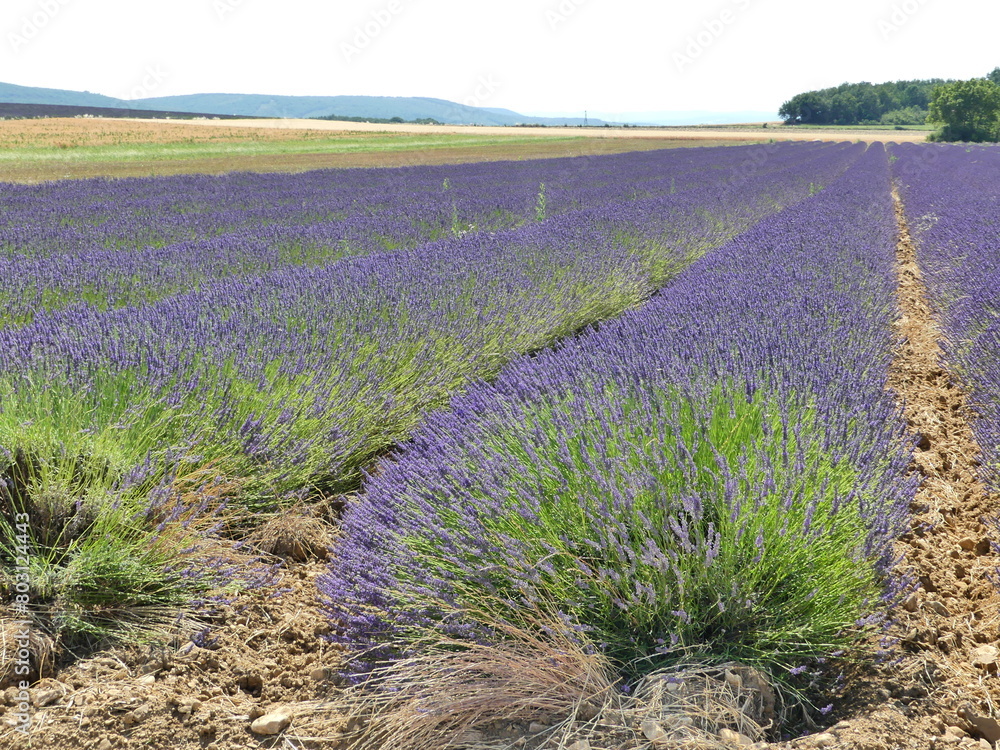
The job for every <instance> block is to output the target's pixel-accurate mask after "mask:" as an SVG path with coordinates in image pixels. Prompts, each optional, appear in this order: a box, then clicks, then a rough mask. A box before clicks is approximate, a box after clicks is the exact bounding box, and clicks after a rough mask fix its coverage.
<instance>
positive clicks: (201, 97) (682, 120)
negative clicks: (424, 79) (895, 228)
mask: <svg viewBox="0 0 1000 750" xmlns="http://www.w3.org/2000/svg"><path fill="white" fill-rule="evenodd" d="M0 104H34V105H39V104H42V105H51V106H62V107H66V106H73V107H91V108H93V107H102V108H109V109H115V110H126V111H133V110H134V111H135V114H136V116H142V113H143V112H151V111H156V112H158V113H163V112H170V113H196V114H199V115H221V116H234V115H235V116H240V117H289V118H305V119H309V118H317V117H328V116H330V115H338V116H340V117H371V118H372V119H390V118H393V117H399V118H401V119H403V120H407V121H410V120H422V119H433V120H437V121H438V122H441V123H444V124H447V125H508V126H509V125H547V126H559V125H564V126H565V125H570V126H572V125H583V124H588V125H591V126H595V125H596V126H601V125H606V124H612V125H613V124H624V123H629V124H633V125H697V124H705V123H712V124H724V123H735V122H761V121H765V120H773V119H775V116H774V113H768V112H607V113H605V112H594V113H591V114H590V116H588V117H587V118H586V119H584V117H579V116H572V115H567V114H565V113H546V114H544V115H523V114H520V113H519V112H514V111H512V110H509V109H498V108H495V107H471V106H468V105H466V104H458V103H456V102H451V101H447V100H446V99H432V98H429V97H417V96H268V95H263V94H189V95H185V96H157V97H150V98H146V99H117V98H115V97H112V96H104V95H103V94H93V93H91V92H89V91H69V90H65V89H49V88H38V87H35V86H18V85H15V84H12V83H0ZM116 116H121V115H120V114H117V115H116Z"/></svg>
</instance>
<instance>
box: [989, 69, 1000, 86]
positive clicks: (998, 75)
mask: <svg viewBox="0 0 1000 750" xmlns="http://www.w3.org/2000/svg"><path fill="white" fill-rule="evenodd" d="M986 77H987V78H988V79H990V80H991V81H993V83H996V84H1000V68H993V70H991V71H990V72H989V74H987V76H986Z"/></svg>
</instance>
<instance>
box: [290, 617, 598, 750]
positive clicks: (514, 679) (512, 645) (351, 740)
mask: <svg viewBox="0 0 1000 750" xmlns="http://www.w3.org/2000/svg"><path fill="white" fill-rule="evenodd" d="M550 617H551V616H548V617H546V616H543V615H541V614H540V613H539V615H538V616H537V617H536V618H535V620H534V622H533V623H531V624H529V625H524V626H518V625H512V624H510V623H506V622H499V621H497V620H496V619H493V618H489V617H478V618H476V619H477V620H478V621H479V622H488V623H489V626H490V628H491V629H492V630H493V631H494V632H495V633H496V634H497V635H498V636H500V637H499V639H498V642H497V643H495V644H478V643H470V642H469V641H465V640H458V639H451V638H448V637H444V636H440V635H439V636H437V637H434V638H428V639H427V641H426V642H425V643H421V644H418V645H417V646H416V647H414V644H413V643H412V642H411V643H409V644H408V648H409V649H410V652H411V653H413V654H414V655H412V656H409V657H407V658H403V659H400V660H399V661H396V662H394V663H392V664H391V665H389V666H387V667H384V668H382V669H379V670H377V671H376V672H375V673H374V674H373V675H372V677H371V678H370V680H369V681H368V682H366V683H365V684H364V685H362V686H360V687H357V688H352V689H349V690H347V691H345V693H344V694H343V696H342V698H341V699H340V700H339V701H338V702H336V703H335V704H333V705H324V706H322V707H317V710H315V711H314V712H313V714H312V715H311V716H310V717H303V718H302V720H301V721H298V722H297V724H296V729H297V730H298V731H300V732H305V733H308V734H312V735H315V734H317V733H319V734H325V733H326V732H327V731H328V729H329V728H332V727H330V725H329V722H330V721H331V719H332V720H333V721H335V722H337V724H338V726H343V722H344V719H343V717H345V716H346V717H348V725H347V728H348V731H346V732H345V733H343V734H341V737H340V740H341V742H342V743H344V744H343V746H345V747H347V748H352V749H355V750H361V748H364V749H365V750H374V749H375V748H390V747H391V748H393V749H394V750H443V748H450V747H460V746H467V745H468V744H469V741H470V740H472V741H479V740H481V739H482V738H483V737H484V736H485V733H483V732H481V731H477V728H481V727H487V728H489V727H491V726H492V727H494V728H495V727H496V726H497V725H499V724H510V723H525V722H545V723H546V724H548V725H553V724H556V723H557V722H566V721H571V720H574V719H576V718H586V719H592V718H594V717H596V716H597V715H599V714H600V712H601V711H602V710H603V708H604V706H605V705H606V704H607V703H608V701H609V700H611V699H612V696H613V695H614V693H615V690H614V676H613V675H614V673H613V672H612V670H611V669H610V665H609V664H608V663H607V660H606V659H605V658H604V657H603V656H602V655H600V654H597V653H594V652H592V650H591V649H588V648H587V647H586V646H585V645H584V644H583V643H581V642H578V641H576V640H574V639H572V638H570V637H568V636H565V635H561V632H562V629H563V626H562V623H558V625H559V627H549V628H547V627H545V626H546V623H547V622H548V623H552V622H553V621H552V619H550ZM324 725H326V726H324ZM556 728H557V727H556ZM553 731H554V730H553Z"/></svg>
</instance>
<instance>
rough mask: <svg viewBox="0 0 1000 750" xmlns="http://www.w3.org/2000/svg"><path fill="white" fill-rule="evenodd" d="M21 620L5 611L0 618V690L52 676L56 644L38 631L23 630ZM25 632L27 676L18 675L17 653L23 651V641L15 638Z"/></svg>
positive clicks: (9, 610)
mask: <svg viewBox="0 0 1000 750" xmlns="http://www.w3.org/2000/svg"><path fill="white" fill-rule="evenodd" d="M21 622H22V620H21V619H20V617H18V616H16V615H15V613H14V612H13V611H12V610H11V609H9V608H5V610H4V611H3V613H2V614H0V689H3V688H6V687H9V686H10V685H14V684H16V683H18V682H21V681H22V680H27V681H29V682H34V681H36V680H38V679H40V678H41V677H45V676H46V675H48V674H51V673H52V668H53V666H54V664H55V658H56V642H55V641H54V640H53V639H52V638H51V637H50V636H49V635H48V634H46V633H44V632H42V631H41V630H39V629H38V628H35V627H28V628H25V627H24V626H22V625H21V624H20V623H21ZM25 630H27V633H28V642H27V650H28V661H29V672H28V673H27V674H19V673H18V668H19V661H20V659H21V655H20V654H19V653H18V652H19V651H21V649H23V648H24V647H25V644H24V640H23V639H22V638H19V637H18V636H19V635H20V634H22V633H23V632H24V631H25Z"/></svg>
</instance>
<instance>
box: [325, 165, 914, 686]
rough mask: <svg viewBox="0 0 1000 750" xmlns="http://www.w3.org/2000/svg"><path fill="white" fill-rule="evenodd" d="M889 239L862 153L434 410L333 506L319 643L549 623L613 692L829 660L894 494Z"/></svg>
mask: <svg viewBox="0 0 1000 750" xmlns="http://www.w3.org/2000/svg"><path fill="white" fill-rule="evenodd" d="M894 240H895V223H894V218H893V211H892V204H891V200H890V196H889V169H888V162H887V158H886V154H885V151H884V149H883V148H882V147H881V146H873V147H871V148H870V149H869V150H868V151H867V153H866V154H865V155H864V156H863V157H862V159H861V160H860V161H859V162H858V163H856V164H855V165H854V166H853V167H852V168H851V169H850V170H849V171H848V172H847V173H846V174H845V175H843V176H842V177H841V178H840V179H838V180H837V181H835V182H834V183H833V184H831V185H830V186H829V187H827V188H826V189H825V190H824V191H823V192H821V193H820V194H819V195H817V196H815V197H812V198H810V199H809V200H807V201H803V202H801V203H799V204H797V205H796V206H794V207H792V208H788V209H786V210H785V211H783V212H781V213H778V214H776V215H774V216H772V217H770V218H767V219H765V220H763V221H762V222H760V223H759V224H758V225H757V226H755V227H753V228H752V229H750V230H749V231H747V232H745V233H744V234H742V235H740V236H739V237H737V238H736V239H734V240H733V241H732V242H730V243H729V244H727V245H726V246H725V247H724V248H722V249H720V250H718V251H716V252H714V253H712V254H709V255H707V256H706V257H704V258H703V259H701V260H700V261H698V262H696V263H695V264H694V265H693V266H691V267H690V268H689V269H688V270H687V271H685V272H684V273H682V274H681V275H680V276H678V277H677V278H676V279H675V280H674V281H673V282H671V283H670V284H668V285H667V286H666V287H665V288H664V289H663V290H662V291H661V292H660V293H659V294H658V295H657V296H656V297H654V298H653V299H652V300H651V301H649V302H648V303H647V304H646V305H644V306H643V307H641V308H640V309H637V310H635V311H632V312H629V313H627V314H625V315H623V316H622V317H621V318H619V319H618V320H616V321H614V322H611V323H608V324H605V325H603V326H601V328H600V329H599V330H597V331H594V332H591V333H588V334H587V335H583V336H579V337H577V338H575V339H572V340H570V341H566V342H564V343H563V344H561V345H560V346H558V347H557V348H555V349H554V350H550V351H547V352H544V353H542V354H539V355H537V356H534V357H531V358H522V359H519V360H517V361H515V362H513V363H512V364H511V365H510V366H509V367H508V368H506V369H505V370H504V371H503V372H502V373H501V374H500V375H499V377H498V378H497V379H496V380H495V381H494V382H492V383H479V384H476V385H475V386H474V387H472V388H471V389H470V390H469V391H468V392H467V393H466V394H465V395H462V396H458V397H456V398H454V399H453V400H452V402H451V405H450V408H449V409H448V410H445V411H440V412H437V413H435V414H433V415H431V416H430V417H429V418H428V419H427V420H426V422H425V423H424V424H423V425H422V426H421V427H420V428H419V429H418V430H417V432H416V433H415V435H414V437H413V439H412V440H411V441H409V442H407V443H406V444H405V445H404V446H403V447H401V448H400V449H399V450H398V451H397V452H396V453H395V454H394V455H393V456H392V458H391V459H390V460H386V461H385V462H383V463H382V464H381V466H380V468H379V471H378V472H377V473H376V474H375V475H374V476H371V477H369V478H368V479H367V481H366V486H365V489H364V493H363V494H362V495H361V496H360V497H359V499H357V500H356V501H355V502H353V503H351V504H349V506H348V509H347V511H346V516H345V518H344V522H343V535H342V538H341V541H340V543H339V545H338V548H337V550H336V554H335V555H334V558H333V562H332V563H331V567H330V570H329V572H328V574H327V575H326V576H325V577H324V578H323V579H322V580H321V583H320V588H321V591H322V595H323V598H324V601H325V606H326V608H327V609H328V611H329V613H330V615H331V617H332V620H333V622H334V623H335V625H336V627H337V629H338V632H339V633H340V637H341V638H342V639H343V640H344V641H345V642H346V643H348V644H350V645H351V646H352V647H355V648H359V649H366V650H367V649H372V648H374V649H375V652H374V653H379V649H383V650H382V653H383V655H385V656H389V655H391V654H394V653H400V652H403V653H405V652H406V650H407V648H408V647H409V646H410V645H411V644H412V643H413V641H414V639H424V638H426V637H428V634H429V633H430V634H433V633H441V632H443V633H446V634H449V635H458V636H463V637H464V636H469V637H474V638H480V639H481V638H486V639H489V638H490V637H491V636H490V635H489V633H490V632H493V633H496V632H507V631H506V630H505V629H504V628H505V627H508V626H510V625H514V626H523V625H524V624H525V623H526V622H536V623H537V617H538V613H540V612H541V613H546V612H554V613H555V619H553V620H552V621H551V622H549V626H550V627H552V626H553V625H552V623H553V622H554V623H556V625H555V627H560V628H564V629H566V630H567V631H568V632H570V633H582V636H581V637H583V638H585V639H586V640H587V641H589V642H590V643H592V644H595V645H596V646H597V647H598V648H600V649H602V650H603V651H604V652H605V653H607V654H608V655H609V656H611V657H612V658H613V659H614V660H615V662H616V664H617V665H618V666H619V667H620V668H621V670H622V671H623V673H626V674H628V673H635V672H644V671H649V670H652V669H654V668H656V667H657V666H659V665H661V664H663V663H664V662H670V661H671V660H672V659H677V658H691V657H692V656H696V655H700V656H702V657H707V658H709V659H718V660H722V661H726V660H736V661H741V662H744V663H750V664H754V665H757V666H758V667H760V668H762V669H764V670H766V671H767V672H768V673H769V674H770V675H771V676H772V678H774V679H775V680H776V681H777V683H779V684H787V682H788V680H789V679H790V674H795V673H798V672H799V671H800V670H801V669H803V668H804V666H803V665H804V664H806V663H808V662H809V661H810V660H811V659H815V658H819V657H824V656H827V655H829V654H830V653H831V652H834V651H836V650H840V649H849V648H851V644H852V643H853V642H854V641H853V638H854V637H855V636H856V626H863V625H864V624H865V623H866V622H869V621H870V619H869V618H870V617H871V616H872V615H873V613H876V612H878V611H879V610H880V609H881V608H882V607H883V605H884V599H885V597H887V595H888V593H891V591H892V589H893V586H892V584H890V583H889V582H888V579H887V577H886V574H887V572H888V568H889V566H890V563H891V561H892V560H893V555H892V541H893V539H894V538H895V537H896V536H897V535H898V534H899V533H900V532H901V531H902V530H903V529H904V528H905V527H906V513H907V508H908V504H909V501H910V499H911V498H912V494H913V489H914V488H913V486H912V483H911V482H910V481H909V480H908V479H907V478H906V472H907V465H908V460H909V455H910V450H911V445H910V443H911V441H910V439H909V438H908V437H907V436H906V432H905V425H904V424H903V421H902V417H901V414H900V413H899V410H898V408H897V407H896V405H895V404H894V403H893V399H892V398H891V396H890V395H889V394H888V393H887V390H886V379H887V370H888V365H889V362H890V358H891V351H892V348H893V344H894V338H893V328H892V323H893V320H894V318H895V317H896V315H897V311H896V307H895V296H894V291H895V269H894V253H893V251H894ZM887 592H888V593H887ZM469 612H476V613H488V618H489V620H490V621H491V622H492V624H493V625H494V626H495V624H496V622H497V620H498V619H499V620H500V621H501V622H506V623H507V625H506V626H504V627H501V628H500V630H496V629H494V630H492V631H491V630H489V629H484V627H483V625H482V622H480V621H478V620H476V619H475V618H474V617H473V618H470V617H469V616H468V615H467V613H469ZM559 623H562V624H561V625H559ZM367 653H368V654H369V655H370V654H371V653H372V651H371V650H368V651H367Z"/></svg>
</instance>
